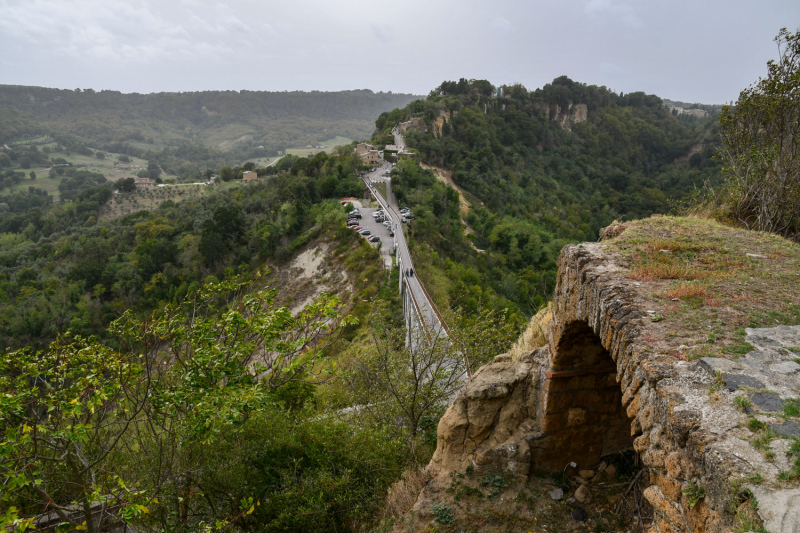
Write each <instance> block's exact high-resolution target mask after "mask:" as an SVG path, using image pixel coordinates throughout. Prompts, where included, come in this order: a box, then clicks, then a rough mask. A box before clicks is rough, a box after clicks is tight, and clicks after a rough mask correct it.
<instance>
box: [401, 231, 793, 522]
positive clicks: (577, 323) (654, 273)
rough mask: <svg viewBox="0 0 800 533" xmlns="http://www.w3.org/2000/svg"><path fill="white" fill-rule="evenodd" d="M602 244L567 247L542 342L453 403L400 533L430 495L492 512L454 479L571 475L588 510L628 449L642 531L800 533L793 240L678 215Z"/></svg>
mask: <svg viewBox="0 0 800 533" xmlns="http://www.w3.org/2000/svg"><path fill="white" fill-rule="evenodd" d="M603 236H604V238H605V240H603V241H602V242H598V243H584V244H580V245H572V246H567V247H565V248H564V249H563V251H562V253H561V256H560V259H559V273H558V281H557V287H556V290H555V296H554V299H553V318H552V323H551V325H550V328H549V330H548V331H547V335H546V338H547V342H546V345H545V346H541V347H537V348H534V349H531V350H528V351H527V352H523V353H522V354H521V355H520V356H519V357H512V356H511V355H508V354H503V355H500V356H498V357H496V358H495V359H494V361H492V362H491V363H490V364H488V365H486V366H485V367H483V368H481V369H480V370H479V371H478V372H476V373H475V375H474V376H473V377H472V378H471V379H470V380H469V382H468V383H467V384H466V385H465V387H464V388H463V389H462V391H461V392H460V393H459V394H458V396H457V397H456V399H455V400H454V402H453V404H452V405H451V406H450V408H449V409H448V410H447V412H446V413H445V415H444V416H443V417H442V419H441V421H440V424H439V430H438V444H437V449H436V452H435V454H434V456H433V459H432V461H431V463H430V464H429V466H428V469H427V472H428V475H429V476H430V477H431V478H432V480H431V481H430V482H429V483H428V485H427V486H426V487H425V488H424V489H423V490H422V492H421V494H420V497H419V498H418V500H417V502H416V504H415V505H414V506H413V507H412V508H411V509H410V510H409V511H408V512H407V513H406V516H405V519H404V521H403V522H402V525H398V526H396V530H398V531H404V530H405V529H404V528H406V527H407V526H410V525H412V524H414V525H415V527H416V526H419V525H421V524H424V523H428V524H429V525H430V524H434V525H435V522H436V517H435V513H434V515H431V510H433V511H436V510H437V509H439V510H440V509H441V507H439V508H434V507H433V505H434V503H437V502H438V504H439V505H442V502H448V503H447V504H448V505H449V504H452V505H453V508H454V511H453V512H454V517H456V519H458V518H457V517H458V516H459V512H461V513H462V514H463V516H464V517H467V516H475V513H476V512H477V511H476V509H483V511H481V512H484V513H485V512H488V511H487V510H491V509H492V507H493V506H495V505H497V503H496V502H495V503H492V502H489V501H486V500H483V501H482V502H479V503H476V504H471V505H466V506H465V505H464V504H463V503H462V502H461V501H460V500H459V499H458V498H455V499H454V498H452V497H451V496H449V495H452V494H454V493H455V494H459V493H458V491H454V490H453V486H454V484H455V482H454V481H453V479H456V478H458V476H461V477H463V475H464V472H472V473H474V475H477V476H488V475H490V474H491V473H495V474H496V475H502V476H504V479H505V480H508V483H510V482H511V480H512V479H513V480H515V482H516V483H517V485H516V487H521V488H520V490H522V488H524V487H526V486H530V484H531V483H532V482H533V481H535V478H536V477H537V476H540V475H541V474H542V472H554V473H559V472H563V473H564V475H569V474H572V475H573V479H574V482H573V486H572V487H570V489H569V490H568V493H569V491H571V490H575V489H576V488H577V489H578V490H577V491H576V493H575V497H577V498H578V501H579V502H580V501H583V500H584V499H585V498H582V497H581V495H583V496H586V497H588V498H589V499H591V495H594V496H595V499H597V497H598V495H600V494H607V490H608V489H609V487H610V486H612V485H613V483H611V481H612V480H611V478H610V477H609V476H606V477H603V476H600V474H599V473H597V472H596V471H598V468H597V467H598V465H600V469H605V468H606V465H607V464H608V462H607V461H610V458H612V457H616V456H617V455H618V454H620V453H625V452H628V453H632V454H634V455H635V457H636V461H637V463H638V465H639V466H640V467H641V471H640V472H639V473H637V474H636V478H635V479H633V480H632V482H631V484H630V486H628V491H629V492H630V491H633V492H638V494H639V497H640V499H641V502H642V504H643V505H637V507H636V510H635V511H630V512H636V513H639V514H638V515H637V516H636V520H634V523H633V526H634V529H637V528H638V530H649V531H651V532H656V531H658V532H661V533H667V532H671V531H677V532H684V531H686V532H693V533H700V532H705V531H709V532H718V531H733V530H734V528H736V530H737V531H749V530H751V529H753V530H755V529H756V528H757V527H760V526H761V525H762V524H763V527H764V528H765V529H766V531H771V532H776V533H777V532H780V533H789V532H792V533H796V532H798V531H800V511H798V508H800V505H798V504H800V440H798V438H800V426H799V425H798V423H800V400H798V398H800V364H798V363H800V326H798V325H796V324H800V246H798V245H797V244H796V243H792V242H790V241H787V240H785V239H782V238H779V237H776V236H772V235H766V234H759V233H755V232H747V231H743V230H737V229H732V228H728V227H725V226H721V225H718V224H715V223H711V222H708V221H703V220H693V219H680V218H670V217H654V218H651V219H648V220H643V221H637V222H633V223H628V224H626V225H617V226H613V227H611V228H608V229H607V230H606V231H604V232H603ZM572 462H574V463H576V464H577V466H576V467H575V468H573V467H571V466H570V463H572ZM579 471H580V476H578V475H577V474H578V473H579ZM584 472H591V474H585V475H584ZM454 476H455V477H454ZM484 479H488V478H484ZM448 483H449V484H450V485H449V487H450V488H449V489H448V488H447V486H448ZM579 493H580V494H579ZM448 494H449V495H448ZM521 494H523V492H518V493H517V496H516V497H515V498H514V501H515V502H518V500H519V499H520V495H521ZM526 494H527V493H526ZM625 495H627V496H628V497H629V498H633V496H631V495H630V494H629V493H626V494H625ZM509 497H510V494H509ZM605 497H608V498H609V501H611V499H612V497H611V496H607V495H606V496H605ZM545 499H547V498H546V497H545ZM554 499H559V498H556V497H555V496H554ZM574 501H575V500H574V499H573V500H572V502H574ZM516 505H519V504H516ZM562 505H563V504H562ZM573 505H574V504H573ZM620 505H621V504H620ZM620 505H616V506H612V512H613V511H614V510H616V511H617V513H619V512H620V509H621V508H620ZM567 506H568V507H569V506H570V504H567ZM523 507H524V506H523ZM523 507H518V508H516V511H513V512H516V513H517V516H518V517H519V516H521V515H520V513H523V514H524V513H527V512H528V511H529V510H528V509H527V508H523ZM623 509H624V508H623ZM581 511H582V512H583V509H582V510H581ZM573 512H574V511H573ZM592 512H594V513H595V514H596V513H597V512H600V513H601V514H602V512H603V511H602V510H600V511H597V510H595V511H591V510H590V511H589V514H592ZM530 513H533V514H530ZM530 513H529V515H526V516H530V517H531V518H530V520H534V519H535V516H536V515H535V512H534V511H530ZM512 514H513V513H512ZM431 516H434V518H433V519H431ZM572 516H575V515H574V514H573V515H572ZM431 520H433V522H431ZM465 520H466V518H465ZM526 520H528V518H526ZM525 527H526V526H525V525H524V524H523V525H520V526H519V527H518V528H517V529H514V528H512V529H510V530H520V531H522V530H524V528H525ZM528 527H530V526H528ZM564 527H568V525H567V526H564Z"/></svg>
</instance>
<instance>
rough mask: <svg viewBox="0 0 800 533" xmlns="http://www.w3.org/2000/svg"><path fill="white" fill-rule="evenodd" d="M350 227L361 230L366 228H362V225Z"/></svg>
mask: <svg viewBox="0 0 800 533" xmlns="http://www.w3.org/2000/svg"><path fill="white" fill-rule="evenodd" d="M350 229H354V230H356V231H361V230H362V229H364V228H362V227H361V226H352V227H351V228H350Z"/></svg>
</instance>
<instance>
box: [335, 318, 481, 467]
mask: <svg viewBox="0 0 800 533" xmlns="http://www.w3.org/2000/svg"><path fill="white" fill-rule="evenodd" d="M426 331H427V330H426ZM413 335H414V337H415V339H414V340H413V342H409V343H406V340H407V338H408V332H407V330H406V328H405V327H404V326H401V325H399V324H397V323H396V322H395V321H394V320H392V319H391V318H390V317H389V314H388V311H387V310H386V309H382V310H378V311H377V312H376V313H375V315H374V318H373V322H372V327H371V331H370V346H369V349H368V350H367V351H366V352H365V353H363V354H361V355H360V356H359V357H357V358H355V359H354V360H353V361H352V362H351V363H350V366H349V367H348V368H347V369H346V371H345V373H344V374H343V379H344V380H345V382H346V383H347V385H348V387H349V389H350V391H351V392H352V394H353V397H352V399H353V403H354V404H355V405H356V406H357V407H356V408H355V409H354V412H353V416H354V417H355V418H356V419H360V422H361V423H364V424H378V425H382V424H386V423H387V421H388V424H389V425H390V426H391V427H392V428H393V430H394V431H395V432H398V433H400V435H401V436H402V437H403V438H404V439H405V441H406V444H407V447H408V450H409V454H410V457H412V461H414V462H417V463H422V462H424V461H425V460H427V459H428V458H429V454H430V453H432V451H433V450H432V446H431V445H433V446H435V437H434V438H433V439H432V440H433V442H420V436H421V435H423V434H424V433H425V431H426V430H433V431H435V427H436V423H437V421H438V420H439V417H441V415H442V413H444V410H445V408H446V407H447V405H448V404H449V403H450V400H451V399H452V397H453V395H454V394H455V392H456V390H457V389H458V388H459V387H460V386H461V384H462V382H463V379H464V377H465V374H466V371H467V367H466V364H465V359H464V357H463V355H462V354H461V353H460V352H459V350H458V343H454V342H451V340H450V339H448V338H447V336H445V335H444V333H443V332H434V331H427V333H424V332H423V331H422V330H419V331H416V332H414V333H413ZM425 445H427V446H425ZM426 448H427V449H426Z"/></svg>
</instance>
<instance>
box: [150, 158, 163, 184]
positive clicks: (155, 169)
mask: <svg viewBox="0 0 800 533" xmlns="http://www.w3.org/2000/svg"><path fill="white" fill-rule="evenodd" d="M147 174H148V177H149V178H150V179H151V180H153V181H155V179H156V178H158V177H159V176H160V175H161V167H159V166H158V163H156V162H155V161H150V162H149V163H147Z"/></svg>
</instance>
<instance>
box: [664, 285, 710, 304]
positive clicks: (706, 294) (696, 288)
mask: <svg viewBox="0 0 800 533" xmlns="http://www.w3.org/2000/svg"><path fill="white" fill-rule="evenodd" d="M658 296H659V297H660V298H670V299H672V298H680V299H681V300H690V299H692V298H697V299H699V300H702V301H703V303H704V304H706V305H719V304H718V303H717V300H716V299H715V298H714V294H713V293H712V291H711V290H710V289H709V288H708V287H706V286H705V285H703V284H702V283H698V282H696V281H690V282H688V283H678V284H677V285H674V286H672V287H670V288H668V289H667V290H665V291H663V292H662V293H660V294H659V295H658Z"/></svg>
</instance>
